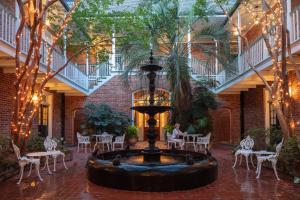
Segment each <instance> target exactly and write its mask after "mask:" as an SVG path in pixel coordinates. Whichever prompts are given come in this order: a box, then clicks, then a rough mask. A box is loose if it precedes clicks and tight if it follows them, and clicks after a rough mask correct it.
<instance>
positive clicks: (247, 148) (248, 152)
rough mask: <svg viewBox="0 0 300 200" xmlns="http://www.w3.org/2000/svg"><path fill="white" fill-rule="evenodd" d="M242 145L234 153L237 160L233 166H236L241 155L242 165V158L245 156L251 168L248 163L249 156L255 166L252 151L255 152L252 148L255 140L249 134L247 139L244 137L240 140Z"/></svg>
mask: <svg viewBox="0 0 300 200" xmlns="http://www.w3.org/2000/svg"><path fill="white" fill-rule="evenodd" d="M240 146H241V149H238V150H237V151H236V152H235V154H234V156H235V161H234V164H233V166H232V168H235V166H236V163H237V159H238V156H239V155H240V165H241V164H242V159H243V156H244V157H245V159H246V165H247V170H249V164H248V157H249V156H250V159H251V163H252V166H253V167H254V164H253V160H252V153H253V151H252V148H253V146H254V140H253V139H252V138H251V137H250V136H249V135H248V136H247V137H246V138H245V139H243V140H242V141H241V142H240Z"/></svg>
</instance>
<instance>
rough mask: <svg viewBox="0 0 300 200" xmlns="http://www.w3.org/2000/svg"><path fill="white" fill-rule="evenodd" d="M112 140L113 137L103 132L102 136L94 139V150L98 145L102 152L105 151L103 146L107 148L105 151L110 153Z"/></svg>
mask: <svg viewBox="0 0 300 200" xmlns="http://www.w3.org/2000/svg"><path fill="white" fill-rule="evenodd" d="M112 139H113V136H112V135H110V134H108V133H106V132H104V133H103V134H102V135H100V136H99V137H97V138H96V143H95V145H94V150H93V151H95V149H96V147H97V146H98V145H101V146H102V150H103V151H104V150H105V146H106V147H107V150H108V151H110V149H111V147H112Z"/></svg>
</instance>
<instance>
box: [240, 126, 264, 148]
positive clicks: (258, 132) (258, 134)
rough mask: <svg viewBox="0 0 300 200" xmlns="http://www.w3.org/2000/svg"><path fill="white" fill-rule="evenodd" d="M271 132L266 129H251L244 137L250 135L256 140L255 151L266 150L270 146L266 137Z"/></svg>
mask: <svg viewBox="0 0 300 200" xmlns="http://www.w3.org/2000/svg"><path fill="white" fill-rule="evenodd" d="M268 131H269V130H266V129H264V128H251V129H249V130H248V131H247V132H246V133H245V134H244V135H245V137H247V135H249V136H250V137H251V138H252V139H253V140H254V147H253V149H254V150H266V149H267V147H268V145H267V144H266V137H267V134H268Z"/></svg>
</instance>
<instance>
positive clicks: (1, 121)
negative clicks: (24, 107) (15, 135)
mask: <svg viewBox="0 0 300 200" xmlns="http://www.w3.org/2000/svg"><path fill="white" fill-rule="evenodd" d="M14 80H15V74H4V73H3V71H2V69H0V134H1V133H5V134H6V133H9V124H10V120H11V117H12V111H13V110H12V109H13V108H12V103H13V98H14V95H15V92H14V91H15V88H14V86H13V83H14Z"/></svg>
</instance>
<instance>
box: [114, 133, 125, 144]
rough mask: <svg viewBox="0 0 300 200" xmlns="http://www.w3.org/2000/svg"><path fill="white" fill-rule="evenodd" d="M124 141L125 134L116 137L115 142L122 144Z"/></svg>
mask: <svg viewBox="0 0 300 200" xmlns="http://www.w3.org/2000/svg"><path fill="white" fill-rule="evenodd" d="M124 140H125V134H124V135H122V136H117V137H116V139H115V142H118V143H124Z"/></svg>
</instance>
